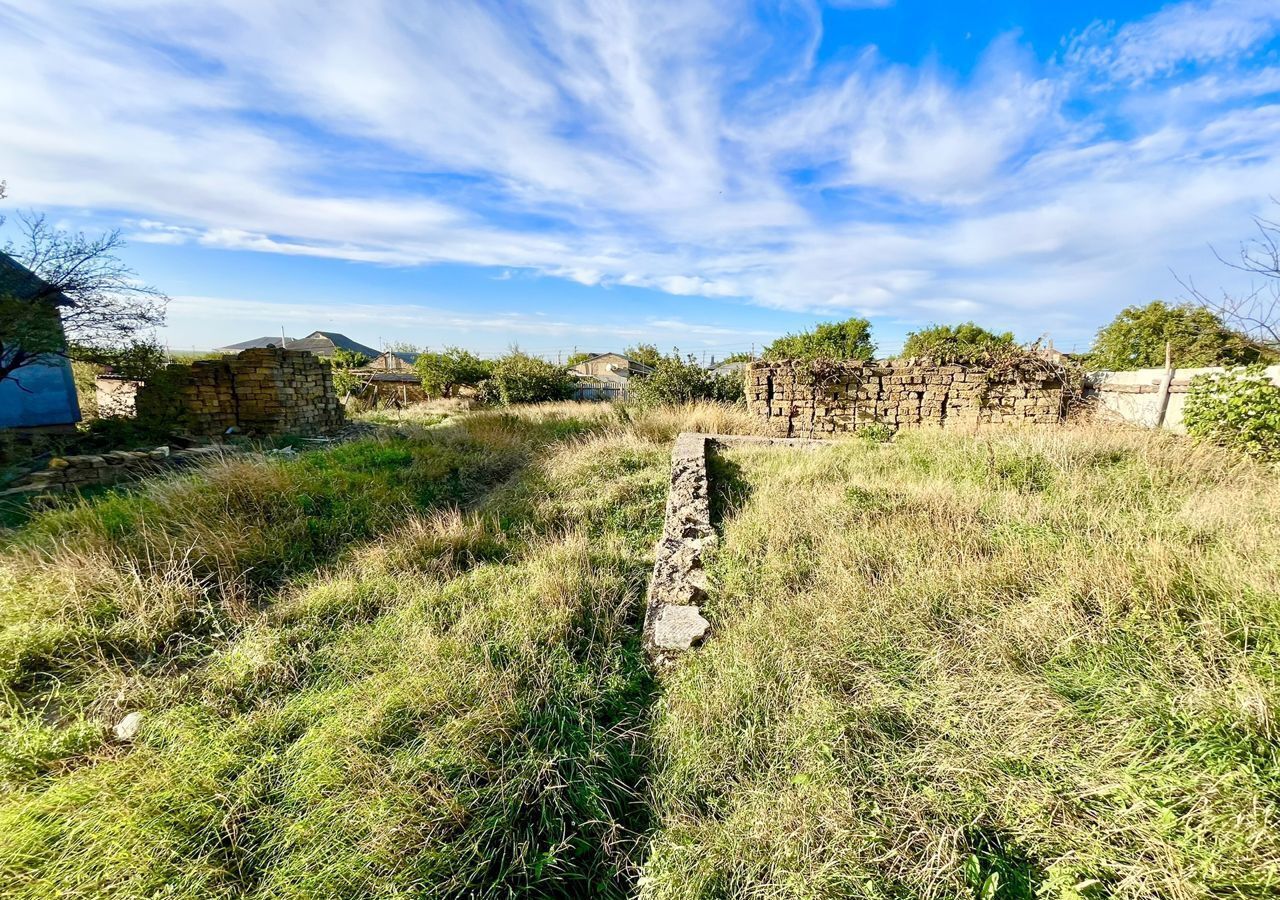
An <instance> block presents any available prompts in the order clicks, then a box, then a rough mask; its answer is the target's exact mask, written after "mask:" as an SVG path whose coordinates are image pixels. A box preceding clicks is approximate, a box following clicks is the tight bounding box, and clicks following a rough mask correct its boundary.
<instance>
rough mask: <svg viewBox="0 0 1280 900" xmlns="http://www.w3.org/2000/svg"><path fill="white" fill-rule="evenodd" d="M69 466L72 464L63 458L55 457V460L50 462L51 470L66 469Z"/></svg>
mask: <svg viewBox="0 0 1280 900" xmlns="http://www.w3.org/2000/svg"><path fill="white" fill-rule="evenodd" d="M69 465H71V463H69V462H67V461H66V460H65V459H63V458H62V457H61V456H55V457H54V458H53V459H51V460H49V468H50V469H65V468H66V467H67V466H69Z"/></svg>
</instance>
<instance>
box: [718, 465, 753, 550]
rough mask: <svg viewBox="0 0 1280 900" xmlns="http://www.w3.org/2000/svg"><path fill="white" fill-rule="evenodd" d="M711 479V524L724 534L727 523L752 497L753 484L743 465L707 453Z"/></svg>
mask: <svg viewBox="0 0 1280 900" xmlns="http://www.w3.org/2000/svg"><path fill="white" fill-rule="evenodd" d="M707 477H708V478H709V479H710V481H711V485H710V487H711V525H712V527H714V528H715V529H716V531H717V532H720V533H721V534H723V532H724V526H725V524H726V523H727V522H728V521H729V520H730V519H732V518H733V517H734V516H736V515H737V514H738V511H739V510H740V509H742V507H743V506H745V505H746V503H747V501H748V500H750V499H751V492H752V486H751V482H750V481H748V480H747V476H746V473H745V472H743V470H742V466H740V465H739V464H738V463H736V462H734V461H733V460H731V459H728V458H726V457H725V456H723V455H722V454H720V453H718V452H716V451H714V450H713V451H712V452H710V453H709V454H707Z"/></svg>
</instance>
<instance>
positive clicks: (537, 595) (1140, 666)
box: [0, 404, 1280, 900]
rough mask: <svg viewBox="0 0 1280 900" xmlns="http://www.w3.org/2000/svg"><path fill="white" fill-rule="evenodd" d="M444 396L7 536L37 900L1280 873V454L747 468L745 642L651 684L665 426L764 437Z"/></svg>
mask: <svg viewBox="0 0 1280 900" xmlns="http://www.w3.org/2000/svg"><path fill="white" fill-rule="evenodd" d="M438 418H439V416H438V415H432V416H429V417H428V418H426V419H424V420H421V421H423V422H426V423H432V424H430V426H429V427H424V426H423V425H422V424H420V423H419V424H415V422H414V421H413V420H412V417H404V418H403V419H402V421H400V422H398V423H392V425H393V428H394V430H389V431H388V432H387V433H386V434H384V435H383V436H381V437H379V438H374V439H367V440H362V441H358V442H355V443H352V444H348V445H344V446H341V447H337V448H334V449H330V450H324V451H317V452H314V453H307V454H304V455H303V456H302V457H301V458H300V459H298V460H291V461H270V462H268V461H249V460H237V461H229V462H224V463H220V464H218V465H215V466H212V467H210V468H209V469H208V470H205V471H202V472H200V473H196V474H193V475H187V476H180V477H174V478H168V479H157V480H155V481H152V482H149V483H148V484H146V485H144V486H142V487H140V488H136V489H134V490H130V491H124V490H121V491H117V492H114V493H110V494H108V495H107V496H104V497H98V498H95V499H93V500H90V501H87V502H85V503H83V504H81V505H78V506H73V507H70V508H67V509H62V510H55V511H52V512H48V513H43V514H40V515H38V516H37V517H36V518H34V519H33V520H32V521H30V522H29V523H28V524H27V525H25V526H24V527H23V528H21V529H19V530H16V531H12V532H10V533H9V534H8V535H6V536H4V537H3V538H0V685H3V691H2V692H0V698H2V702H3V707H0V785H3V786H2V787H0V896H4V897H22V898H37V897H96V896H104V897H105V896H111V897H160V896H164V897H192V898H195V897H202V898H203V897H223V898H241V897H260V898H266V897H406V898H407V897H442V898H443V897H459V898H462V897H515V896H533V897H539V896H541V897H566V896H581V897H626V896H634V895H637V894H638V895H641V896H644V897H652V898H676V897H679V898H708V900H709V898H738V897H758V898H765V897H770V898H772V897H794V898H836V897H990V898H994V897H1020V896H1031V895H1033V894H1034V893H1036V892H1039V893H1040V894H1041V895H1042V896H1051V897H1062V898H1072V897H1145V896H1163V897H1171V898H1182V897H1187V898H1190V897H1211V896H1212V897H1261V896H1270V895H1272V894H1273V893H1274V892H1275V890H1276V888H1277V879H1278V878H1280V870H1278V868H1277V866H1278V865H1280V863H1278V860H1280V838H1278V837H1277V832H1278V831H1280V822H1278V821H1277V812H1276V809H1275V805H1276V803H1277V802H1278V800H1280V766H1278V765H1277V758H1276V747H1277V725H1276V720H1275V713H1276V704H1277V697H1278V695H1280V684H1278V679H1277V671H1278V667H1277V662H1278V661H1280V660H1278V654H1280V635H1278V634H1277V622H1280V571H1277V569H1278V567H1280V529H1278V526H1280V521H1278V520H1280V489H1278V488H1277V486H1276V484H1275V481H1274V477H1273V476H1270V475H1268V474H1267V473H1266V472H1265V470H1263V469H1261V468H1259V467H1257V466H1255V465H1253V464H1251V463H1247V462H1243V461H1238V460H1235V459H1234V458H1232V457H1230V456H1228V455H1225V454H1223V453H1220V452H1217V451H1212V452H1211V451H1208V450H1201V449H1195V448H1193V447H1192V445H1190V444H1188V443H1186V442H1185V441H1181V440H1178V439H1174V438H1168V437H1161V436H1151V435H1147V434H1145V433H1139V432H1112V433H1106V432H1092V431H1074V430H1071V431H1063V432H1052V433H1051V432H1037V433H1034V434H1031V433H1025V434H1016V435H1015V434H992V435H986V434H984V435H979V436H964V435H953V434H945V433H928V432H920V433H915V434H906V433H903V434H901V435H899V436H898V438H897V439H896V440H895V441H894V442H893V443H890V444H872V443H868V442H864V441H859V440H854V441H851V442H849V443H842V444H839V445H833V446H831V447H825V448H822V449H820V450H818V451H815V452H812V453H797V452H794V451H791V450H780V449H777V448H771V449H767V450H752V451H743V450H736V451H733V452H728V453H725V454H724V455H723V456H722V457H721V458H719V459H718V460H716V461H715V466H716V473H717V476H718V477H719V484H720V488H719V491H718V494H717V496H716V498H715V499H716V508H717V511H718V513H719V514H720V516H721V517H722V520H721V527H722V529H723V541H722V545H721V549H720V550H719V551H718V553H717V555H716V557H715V561H714V570H713V576H714V577H713V587H714V589H713V596H712V598H711V600H710V602H709V603H708V604H707V615H708V617H709V618H711V619H712V621H713V623H714V625H715V631H714V632H713V635H712V637H711V638H710V640H709V641H708V643H707V644H706V645H705V646H704V647H702V648H701V649H699V650H697V651H696V652H695V653H693V654H691V655H689V656H687V657H685V658H684V659H683V660H681V661H680V662H679V663H678V664H677V665H676V666H675V667H674V668H673V669H672V670H671V671H670V672H669V673H667V674H664V675H662V676H659V677H655V676H654V675H653V673H652V672H651V671H650V669H649V667H648V666H647V665H646V663H645V660H644V657H643V653H642V651H641V647H640V643H639V632H640V619H641V612H642V605H643V596H644V589H645V583H646V580H647V577H648V574H649V567H650V566H651V564H652V545H653V542H654V540H655V539H656V536H657V534H658V531H659V529H660V525H661V519H662V514H663V505H664V497H665V490H666V482H667V475H668V468H669V447H670V445H669V442H670V439H671V438H672V437H673V436H674V435H675V433H676V432H677V431H679V430H706V431H739V432H742V431H745V430H748V429H749V428H750V427H751V423H750V422H749V421H747V420H746V419H745V418H744V417H743V415H742V414H741V413H737V412H735V411H733V410H732V409H727V408H718V407H701V408H688V409H682V410H657V411H649V412H643V413H639V412H630V411H627V410H618V409H614V408H611V407H608V406H592V405H575V404H564V405H558V406H554V407H532V408H527V409H517V410H515V411H512V412H509V413H504V412H475V413H464V414H456V415H452V416H451V417H450V418H447V419H446V420H444V421H443V422H438V423H437V420H438ZM133 711H141V712H142V713H143V720H142V727H141V730H140V732H139V733H138V735H137V737H136V738H135V739H134V740H133V741H132V742H126V741H120V740H117V739H115V738H113V737H112V734H111V727H112V726H113V725H114V724H115V723H117V722H118V721H120V719H121V718H122V717H123V716H124V715H125V714H126V713H129V712H133Z"/></svg>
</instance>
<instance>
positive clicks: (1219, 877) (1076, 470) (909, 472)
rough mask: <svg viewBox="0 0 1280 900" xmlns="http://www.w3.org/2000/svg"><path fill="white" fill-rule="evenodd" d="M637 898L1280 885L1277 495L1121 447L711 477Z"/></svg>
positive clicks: (1019, 445) (1192, 891)
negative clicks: (696, 610) (698, 575)
mask: <svg viewBox="0 0 1280 900" xmlns="http://www.w3.org/2000/svg"><path fill="white" fill-rule="evenodd" d="M717 472H718V474H719V476H720V482H719V483H720V485H721V488H720V493H719V496H718V498H717V499H718V501H719V502H718V506H719V507H720V508H721V509H722V512H723V515H724V516H725V523H724V526H723V530H724V534H723V543H722V545H721V548H720V550H719V551H718V554H717V556H716V559H715V562H714V565H713V582H714V584H715V586H716V589H715V591H714V593H713V602H712V603H711V604H710V611H709V613H708V617H709V618H710V619H711V621H712V622H713V625H714V627H715V629H716V630H715V631H714V635H715V636H714V638H713V639H712V640H711V641H710V642H709V643H708V644H707V645H706V646H705V647H704V648H703V649H702V650H701V651H699V653H698V654H697V655H696V656H694V657H692V658H690V659H688V660H687V661H685V662H684V663H683V664H682V665H681V666H680V667H679V669H678V671H677V672H676V673H675V674H674V675H673V676H672V677H671V678H670V679H668V680H666V682H665V683H664V685H663V689H662V694H663V697H662V699H661V700H660V704H659V706H660V712H659V714H658V716H657V717H656V720H655V726H654V733H653V743H654V748H655V769H654V772H655V779H656V785H655V809H656V814H657V816H658V824H657V826H656V830H655V835H656V836H655V839H654V846H653V849H652V851H651V853H650V855H649V856H648V858H647V862H646V875H647V877H648V879H649V881H648V882H647V885H648V887H649V889H650V895H651V896H653V897H662V898H674V897H759V898H764V897H795V898H802V897H804V898H810V897H813V898H816V897H916V896H936V897H953V896H954V897H980V898H984V900H985V898H987V897H1032V896H1045V897H1062V898H1079V897H1099V898H1101V897H1132V898H1138V897H1178V898H1183V897H1185V898H1191V897H1263V896H1276V894H1277V891H1280V812H1278V810H1277V803H1280V753H1278V747H1280V743H1278V739H1280V723H1278V722H1277V713H1280V485H1278V484H1277V480H1276V478H1275V474H1274V472H1272V471H1267V470H1264V469H1261V468H1258V467H1255V466H1252V465H1250V464H1248V463H1246V462H1243V461H1241V460H1238V459H1234V458H1232V457H1229V456H1226V455H1223V454H1221V453H1219V452H1215V451H1213V450H1211V449H1207V448H1200V447H1195V446H1194V445H1191V444H1188V443H1187V442H1186V441H1183V440H1178V439H1174V438H1168V437H1162V436H1159V435H1150V434H1147V433H1143V432H1137V431H1113V432H1105V431H1088V430H1064V431H1037V432H1035V433H1018V434H1010V433H1007V432H1006V433H984V434H982V435H981V436H977V437H974V436H963V435H956V434H951V433H945V434H939V433H936V432H925V431H919V432H915V433H907V432H903V433H900V434H899V436H898V437H897V439H896V440H895V441H894V442H893V443H892V444H884V445H874V444H859V443H857V442H854V443H849V444H844V445H840V446H835V447H831V448H824V449H821V450H818V451H815V452H810V453H802V452H793V451H778V450H773V449H771V450H751V451H747V450H734V451H731V452H726V453H725V454H724V455H723V456H722V457H721V458H720V459H719V461H718V463H717Z"/></svg>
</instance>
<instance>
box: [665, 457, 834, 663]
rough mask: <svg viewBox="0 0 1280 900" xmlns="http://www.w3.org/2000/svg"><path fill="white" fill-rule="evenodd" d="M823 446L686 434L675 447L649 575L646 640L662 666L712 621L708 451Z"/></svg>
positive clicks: (697, 638)
mask: <svg viewBox="0 0 1280 900" xmlns="http://www.w3.org/2000/svg"><path fill="white" fill-rule="evenodd" d="M739 444H745V445H766V446H767V445H785V446H790V447H815V446H821V442H820V441H811V440H804V439H795V438H770V437H754V436H737V435H716V434H699V433H697V432H684V433H683V434H680V435H679V436H677V437H676V440H675V444H674V446H673V447H672V449H671V487H670V489H669V490H668V492H667V512H666V517H665V519H664V521H663V526H662V537H660V538H659V539H658V546H657V548H656V550H655V552H654V562H653V577H652V578H650V579H649V596H648V605H647V608H646V611H645V624H644V639H645V645H646V646H647V647H648V648H649V653H650V655H651V656H652V657H653V658H654V660H655V661H656V662H658V663H659V664H664V663H668V662H670V661H671V660H672V659H674V658H675V656H676V655H677V654H679V653H680V652H681V651H684V650H688V649H690V648H691V647H693V646H694V645H696V644H697V643H698V642H699V641H701V640H702V639H703V638H705V637H706V635H707V633H708V632H709V631H710V629H711V624H710V623H709V622H708V621H707V620H706V619H704V618H703V617H702V610H701V608H700V606H699V604H700V603H702V602H703V601H704V600H705V599H706V596H707V573H706V570H705V569H704V568H703V560H704V559H705V556H706V553H707V551H708V550H709V549H710V548H711V547H713V546H714V545H715V541H716V534H715V529H714V528H712V526H711V481H710V477H709V474H708V471H707V453H708V451H709V450H710V449H711V448H712V447H714V446H717V445H719V446H732V445H739Z"/></svg>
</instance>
